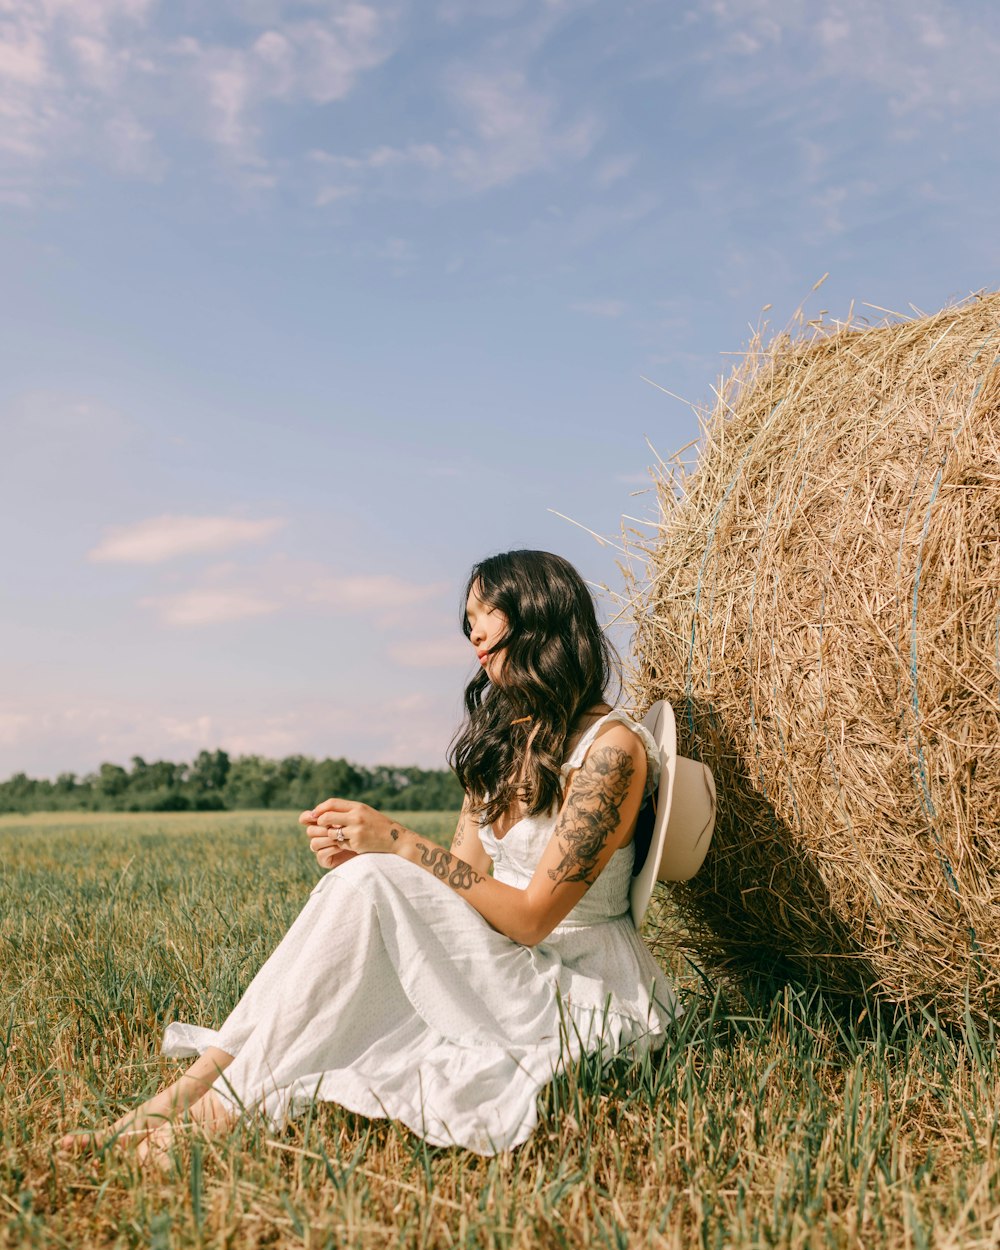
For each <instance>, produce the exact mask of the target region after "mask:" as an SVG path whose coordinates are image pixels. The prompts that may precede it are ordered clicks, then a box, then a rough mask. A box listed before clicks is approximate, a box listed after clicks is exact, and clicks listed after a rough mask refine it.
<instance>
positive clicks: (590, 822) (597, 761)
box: [549, 746, 635, 889]
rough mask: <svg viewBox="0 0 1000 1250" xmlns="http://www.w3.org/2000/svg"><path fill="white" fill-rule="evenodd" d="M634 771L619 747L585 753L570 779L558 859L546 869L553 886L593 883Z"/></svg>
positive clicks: (618, 817)
mask: <svg viewBox="0 0 1000 1250" xmlns="http://www.w3.org/2000/svg"><path fill="white" fill-rule="evenodd" d="M634 772H635V765H634V764H633V763H632V758H631V756H630V755H629V754H628V752H627V751H623V750H622V749H621V747H610V746H609V747H600V748H598V749H596V750H593V751H591V752H590V754H589V755H588V756H587V758H586V761H585V762H584V765H583V767H582V768H581V769H580V771H579V772H578V773H577V775H576V776H575V777H574V778H573V782H572V784H571V786H570V792H569V798H568V799H567V800H566V808H565V811H564V812H563V815H562V817H561V820H560V825H561V828H560V830H559V833H558V838H559V849H560V850H561V851H562V859H561V860H560V861H559V864H558V865H557V866H556V867H555V868H550V869H549V876H550V877H551V878H552V880H553V882H554V883H555V885H553V887H552V888H553V889H555V886H556V885H560V884H561V883H562V882H564V881H583V882H584V883H585V884H587V885H593V884H594V881H595V880H596V875H597V874H596V871H595V870H596V868H597V861H598V860H599V859H600V857H601V852H602V851H603V850H604V844H605V843H606V842H607V840H608V837H609V835H610V834H612V833H614V831H615V829H617V828H618V824H619V822H620V820H621V814H620V813H621V805H622V803H623V802H624V801H625V796H626V795H627V794H628V791H629V786H630V784H631V782H632V776H633V774H634Z"/></svg>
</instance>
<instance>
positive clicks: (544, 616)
mask: <svg viewBox="0 0 1000 1250" xmlns="http://www.w3.org/2000/svg"><path fill="white" fill-rule="evenodd" d="M472 590H475V593H476V596H477V597H478V598H479V599H481V600H482V602H483V603H485V604H486V605H487V606H488V607H491V608H496V609H498V610H499V611H500V612H502V613H503V614H504V616H505V617H506V618H507V632H506V633H505V635H504V636H503V638H501V639H500V641H499V642H498V643H497V644H496V646H494V647H493V648H492V650H493V651H500V650H503V653H504V654H503V668H502V671H501V673H500V676H499V680H498V682H497V684H494V683H492V682H491V681H490V679H489V677H488V676H487V675H486V672H485V671H484V670H483V669H480V671H479V672H478V673H476V675H475V677H473V679H472V680H471V681H470V682H469V684H468V685H467V686H466V688H465V720H464V721H463V722H462V725H461V727H460V728H459V730H458V733H457V734H456V735H455V739H454V741H453V742H452V744H451V749H450V751H449V755H448V760H449V763H450V764H451V766H452V768H454V770H455V772H456V773H457V775H458V779H459V781H460V782H461V783H462V786H463V787H464V789H465V791H466V793H467V794H468V796H469V799H470V800H471V803H472V808H473V811H474V812H475V813H476V814H477V815H478V816H479V819H480V820H482V821H485V822H487V823H490V824H492V823H493V822H494V821H495V820H497V819H498V818H499V817H500V816H502V815H503V813H504V812H506V811H507V810H508V809H509V808H510V807H511V806H512V805H513V804H514V803H515V801H520V802H521V803H523V804H524V806H525V807H526V808H527V810H528V812H529V813H531V814H532V815H535V814H537V813H539V812H547V811H549V810H550V809H551V808H552V806H553V804H555V803H557V802H559V801H560V800H561V798H562V777H561V774H560V766H561V764H562V762H563V758H564V754H565V749H566V742H567V739H568V738H569V737H570V736H571V734H572V732H573V729H574V727H575V725H576V723H577V721H578V720H579V718H580V716H581V715H582V714H583V713H584V712H586V711H588V710H589V709H590V708H592V707H593V706H594V705H595V704H599V703H602V702H603V701H604V698H605V692H606V691H607V688H608V684H609V682H610V680H611V676H612V674H613V673H614V674H616V675H617V673H618V657H617V655H616V654H615V652H614V649H613V648H612V646H611V644H610V643H609V642H608V640H607V639H606V638H605V636H604V633H603V631H602V630H601V627H600V625H598V623H597V614H596V612H595V610H594V600H593V598H592V597H591V594H590V591H589V590H588V589H587V586H586V583H585V582H584V580H583V578H582V577H581V576H580V574H579V573H578V572H577V571H576V569H575V568H574V567H573V566H572V564H570V563H569V561H568V560H564V559H563V558H562V556H556V555H552V553H551V552H548V551H506V552H503V553H502V554H500V555H495V556H488V557H487V558H486V559H485V560H481V561H480V562H479V563H478V564H476V565H474V566H473V569H472V572H471V573H470V574H469V580H468V582H467V583H466V586H465V594H464V595H463V596H462V628H463V630H464V632H465V636H466V637H469V635H470V633H471V629H470V627H469V621H468V618H467V617H466V614H465V605H466V602H467V601H468V597H469V592H470V591H472Z"/></svg>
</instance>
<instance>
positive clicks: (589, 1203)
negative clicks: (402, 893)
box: [0, 812, 1000, 1250]
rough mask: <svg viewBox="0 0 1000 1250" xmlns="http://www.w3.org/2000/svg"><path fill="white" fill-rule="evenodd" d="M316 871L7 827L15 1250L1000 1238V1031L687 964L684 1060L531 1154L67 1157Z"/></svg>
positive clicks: (567, 1097) (301, 894) (239, 970)
mask: <svg viewBox="0 0 1000 1250" xmlns="http://www.w3.org/2000/svg"><path fill="white" fill-rule="evenodd" d="M404 819H406V820H407V822H408V823H410V824H411V825H413V826H415V827H419V828H420V829H421V831H422V832H424V833H427V834H429V835H430V834H433V835H437V836H439V837H440V838H441V839H442V840H443V839H444V837H445V836H446V833H448V832H450V829H451V828H452V827H453V826H454V817H453V816H451V815H448V814H440V813H424V814H419V815H407V816H405V817H404ZM316 878H317V870H316V868H315V866H314V864H313V861H312V859H311V856H309V854H308V852H307V848H306V847H305V845H304V840H303V838H302V835H301V834H300V833H299V831H298V830H297V828H296V826H295V824H294V816H291V815H285V814H283V813H275V812H261V813H252V812H238V813H209V814H204V815H195V814H191V815H187V814H184V815H169V816H159V815H150V816H124V815H123V816H118V815H87V816H76V815H66V814H61V815H58V816H55V815H52V816H36V817H16V816H5V817H0V952H2V954H0V1245H2V1246H29V1245H30V1246H39V1247H48V1246H72V1247H77V1246H123V1247H124V1246H152V1247H162V1248H164V1250H166V1248H167V1247H174V1246H178V1247H188V1246H191V1247H195V1246H212V1247H215V1246H220V1247H221V1246H232V1247H257V1246H260V1247H265V1246H266V1247H278V1248H285V1247H299V1246H301V1247H309V1248H310V1250H320V1248H321V1247H327V1246H329V1247H341V1246H358V1247H369V1246H378V1247H381V1246H396V1245H400V1246H426V1247H439V1246H441V1247H451V1246H456V1247H458V1246H462V1247H465V1246H468V1247H503V1248H507V1247H510V1248H511V1250H514V1248H517V1250H520V1248H521V1247H524V1248H527V1247H546V1248H548V1247H552V1248H555V1247H572V1246H581V1245H594V1246H608V1247H613V1248H616V1250H617V1248H619V1247H626V1246H628V1247H631V1246H650V1247H660V1246H663V1247H685V1248H687V1247H704V1248H705V1250H709V1248H716V1247H717V1248H718V1250H729V1248H734V1250H736V1248H742V1247H750V1246H761V1247H763V1246H768V1247H772V1246H780V1247H786V1246H787V1247H820V1246H823V1247H825V1246H834V1247H858V1248H859V1250H860V1248H862V1247H863V1248H864V1250H876V1248H880V1247H885V1248H887V1250H888V1248H889V1247H892V1248H893V1250H895V1248H896V1247H914V1248H915V1250H922V1248H923V1247H934V1248H935V1250H938V1248H946V1247H976V1246H997V1245H1000V1082H998V1079H997V1073H998V1066H997V1059H998V1056H997V1045H996V1042H995V1039H993V1038H992V1037H990V1038H982V1037H981V1036H978V1035H977V1034H976V1033H975V1032H974V1031H973V1030H972V1029H971V1027H970V1028H967V1029H966V1030H965V1031H964V1033H962V1034H961V1035H958V1036H947V1035H945V1034H944V1033H943V1032H942V1031H941V1030H940V1029H939V1028H938V1027H937V1026H936V1025H935V1023H934V1022H933V1021H932V1020H929V1019H919V1020H916V1021H913V1020H909V1021H906V1020H902V1019H901V1020H897V1021H896V1022H895V1023H892V1022H886V1021H885V1020H884V1019H880V1018H878V1017H877V1016H875V1015H870V1014H868V1013H866V1012H864V1011H858V1012H857V1013H856V1014H855V1015H854V1017H853V1018H846V1019H845V1017H844V1016H843V1014H842V1013H841V1014H835V1013H834V1012H833V1011H831V1010H830V1009H828V1008H827V1007H826V1006H825V1005H824V1004H823V1003H822V1002H821V1001H817V1000H815V999H810V998H808V997H807V996H806V995H805V994H804V993H802V992H793V991H792V990H790V989H787V988H786V989H784V990H780V991H772V992H770V993H764V992H763V991H762V992H761V993H760V994H759V995H758V996H757V1001H755V1002H750V1003H748V1002H747V1000H746V998H745V997H743V998H740V999H737V998H735V997H734V996H732V995H729V996H727V994H726V993H725V992H723V990H721V989H719V988H716V987H713V986H711V985H709V984H708V983H707V982H706V981H704V980H703V979H702V978H701V977H700V976H698V975H696V974H695V973H694V971H692V970H691V969H690V967H688V966H687V965H685V964H683V963H682V962H681V961H678V960H677V959H675V958H674V957H673V956H672V955H671V953H670V950H669V947H668V946H666V945H664V946H661V949H660V951H659V953H660V956H661V959H662V960H663V962H664V963H665V964H666V965H667V966H668V967H669V968H670V969H671V970H672V971H673V972H674V973H675V975H676V976H677V979H678V981H679V984H680V986H681V990H682V994H683V996H684V997H685V999H686V1001H687V1005H688V1008H689V1010H688V1013H687V1015H686V1017H685V1019H684V1023H683V1024H682V1025H680V1026H678V1030H677V1034H676V1037H675V1038H674V1039H673V1040H672V1042H671V1044H670V1045H669V1046H668V1047H666V1049H665V1050H664V1051H663V1052H662V1053H661V1055H660V1056H659V1057H657V1058H656V1059H655V1060H654V1061H653V1062H647V1063H646V1064H644V1065H643V1066H641V1067H638V1068H637V1067H635V1066H634V1065H633V1066H629V1065H628V1064H626V1063H624V1062H622V1063H620V1064H618V1065H615V1066H613V1067H612V1068H611V1069H610V1070H609V1071H607V1072H605V1073H603V1074H602V1073H601V1072H600V1070H599V1069H598V1068H597V1067H596V1066H595V1065H594V1064H592V1063H587V1062H586V1061H584V1062H583V1063H582V1064H581V1065H580V1066H579V1067H578V1068H577V1069H576V1070H575V1071H574V1072H573V1074H572V1075H571V1076H570V1077H568V1078H565V1079H562V1080H560V1081H559V1082H557V1083H556V1084H555V1085H554V1086H552V1087H550V1089H549V1090H548V1091H547V1092H546V1094H545V1095H544V1098H543V1104H544V1105H543V1119H542V1124H541V1126H540V1128H539V1130H538V1131H537V1133H536V1134H535V1136H534V1137H533V1138H532V1139H531V1140H530V1141H529V1142H528V1143H527V1144H526V1145H525V1146H524V1147H522V1148H521V1149H520V1150H518V1151H515V1152H513V1153H511V1154H507V1155H502V1156H498V1157H497V1158H495V1159H492V1160H483V1159H480V1158H478V1157H476V1156H473V1155H469V1154H466V1153H464V1152H462V1151H459V1150H436V1149H431V1148H428V1147H426V1146H425V1145H424V1144H423V1143H422V1142H421V1141H420V1140H419V1139H418V1138H416V1137H414V1136H413V1135H412V1134H410V1133H409V1132H407V1131H406V1130H403V1129H401V1128H399V1127H398V1126H396V1125H394V1124H392V1123H388V1122H385V1121H377V1122H369V1121H366V1120H363V1119H361V1118H359V1117H356V1116H353V1115H351V1114H349V1113H346V1112H342V1111H340V1110H338V1109H337V1108H335V1107H332V1106H324V1107H322V1108H320V1109H318V1110H317V1111H316V1113H315V1114H314V1115H313V1116H311V1117H310V1118H308V1119H303V1120H301V1121H297V1122H296V1123H295V1124H293V1125H292V1126H291V1127H290V1128H289V1129H288V1130H287V1131H285V1132H284V1133H282V1134H281V1135H280V1136H277V1137H275V1136H273V1135H272V1134H270V1133H269V1132H267V1131H264V1130H262V1129H261V1128H260V1127H259V1126H257V1125H255V1124H253V1123H248V1124H247V1125H246V1126H245V1127H243V1128H242V1129H240V1130H238V1131H237V1132H235V1133H234V1134H233V1135H232V1136H231V1137H230V1138H227V1139H225V1140H223V1141H216V1142H212V1143H199V1142H197V1141H193V1142H192V1141H188V1142H186V1143H185V1144H184V1145H183V1146H182V1147H181V1148H180V1150H179V1151H178V1154H177V1156H176V1159H175V1164H174V1170H173V1172H172V1173H171V1174H168V1175H166V1176H160V1175H155V1176H150V1175H144V1174H141V1173H139V1172H137V1170H136V1169H135V1167H134V1164H133V1163H132V1161H131V1159H130V1158H129V1156H128V1155H127V1154H122V1155H118V1154H112V1155H110V1156H108V1157H106V1158H102V1159H98V1160H86V1159H83V1160H71V1161H68V1162H67V1161H62V1160H60V1159H58V1158H56V1157H55V1156H54V1154H53V1151H52V1148H51V1143H52V1140H53V1137H54V1136H55V1135H56V1133H57V1132H59V1131H60V1130H62V1129H64V1128H68V1127H73V1126H77V1125H87V1124H90V1123H95V1122H99V1121H102V1120H104V1119H106V1118H110V1117H112V1116H114V1115H116V1114H118V1113H120V1112H121V1111H122V1110H123V1109H124V1108H125V1107H127V1106H129V1105H131V1104H132V1103H133V1102H134V1100H135V1099H136V1098H137V1097H139V1096H142V1095H145V1094H147V1093H149V1092H151V1091H152V1090H153V1089H154V1088H155V1087H156V1086H157V1085H158V1084H159V1083H161V1082H162V1081H163V1080H164V1079H165V1078H166V1077H167V1076H168V1075H169V1074H171V1073H173V1072H175V1071H176V1067H175V1065H173V1064H170V1063H167V1062H165V1061H163V1060H160V1059H158V1058H157V1055H156V1051H157V1046H158V1041H159V1037H160V1033H161V1031H162V1026H163V1024H164V1023H165V1022H166V1021H169V1020H171V1019H173V1018H183V1019H189V1020H192V1021H200V1022H203V1023H206V1024H214V1023H218V1022H219V1021H221V1020H222V1018H223V1017H224V1016H225V1015H226V1014H227V1012H228V1010H229V1008H230V1007H231V1006H232V1004H233V1003H234V1002H235V1000H236V998H237V997H238V995H239V994H240V992H241V990H242V989H243V987H244V986H246V984H247V983H248V981H249V980H250V978H251V976H252V975H253V973H254V972H255V970H256V969H257V967H258V966H259V964H260V963H261V961H262V960H263V959H264V957H265V955H266V954H267V952H268V951H269V950H270V948H271V947H272V946H273V945H274V943H275V942H276V940H277V939H278V937H279V936H280V935H281V933H282V931H283V930H284V928H285V927H286V926H287V924H288V923H289V921H290V920H291V919H292V918H293V917H294V915H295V914H296V912H297V911H298V909H299V907H300V905H301V903H302V901H303V900H304V898H305V896H306V894H307V893H308V891H309V889H310V888H311V886H312V884H313V883H314V882H315V880H316ZM660 906H661V910H660V912H659V914H658V916H655V917H654V918H653V927H654V928H656V927H659V928H660V930H661V931H662V930H663V928H664V916H665V911H664V910H663V907H664V905H663V904H662V903H661V904H660Z"/></svg>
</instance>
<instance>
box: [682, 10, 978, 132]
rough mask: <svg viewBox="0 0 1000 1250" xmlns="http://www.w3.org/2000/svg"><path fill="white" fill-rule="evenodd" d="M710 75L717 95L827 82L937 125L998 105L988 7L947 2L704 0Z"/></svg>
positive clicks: (799, 88) (788, 89)
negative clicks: (711, 43) (819, 4)
mask: <svg viewBox="0 0 1000 1250" xmlns="http://www.w3.org/2000/svg"><path fill="white" fill-rule="evenodd" d="M702 13H703V15H705V16H706V17H708V19H709V20H711V21H712V22H713V23H714V25H715V26H716V30H717V34H718V36H720V37H721V40H722V43H721V46H720V47H714V48H713V49H712V56H711V61H710V62H708V59H707V58H708V52H707V50H706V53H705V56H706V63H707V64H709V65H710V70H711V72H710V77H711V79H712V81H713V82H714V83H715V86H716V89H717V90H718V91H720V92H722V93H725V94H727V95H733V94H736V95H738V94H741V93H743V92H745V91H748V90H756V89H758V88H759V87H761V86H762V85H765V84H767V83H769V82H775V81H779V82H780V83H781V85H782V91H783V93H784V94H785V96H786V98H791V97H792V96H793V95H794V94H795V93H798V92H799V91H802V90H805V89H808V88H809V87H811V86H816V85H818V84H819V83H820V82H821V81H823V80H825V79H836V80H837V81H838V83H839V84H840V87H841V89H842V90H844V89H845V88H846V84H849V83H852V82H853V83H857V84H864V85H865V87H867V88H869V89H871V90H872V91H873V92H874V93H876V94H877V95H879V96H882V97H883V98H884V99H885V100H886V102H887V105H888V107H889V109H890V111H891V112H892V113H893V114H894V115H896V116H904V115H906V114H908V113H910V112H913V111H915V110H920V111H921V112H924V113H926V114H928V115H930V116H937V117H946V116H950V115H955V114H959V113H961V112H963V111H965V110H966V109H968V108H970V107H977V106H979V105H982V104H984V103H989V102H995V101H998V100H1000V75H998V74H997V72H996V64H997V57H998V56H1000V32H998V29H997V25H996V22H995V20H994V18H995V10H994V8H993V6H992V5H984V4H979V3H970V4H963V5H961V6H958V5H954V4H951V3H948V0H887V2H886V3H883V4H870V3H868V2H867V0H831V3H830V4H827V5H825V6H823V8H822V9H816V8H814V7H813V6H811V5H804V4H801V3H799V2H798V0H778V2H777V3H775V0H710V2H709V3H707V4H705V5H704V7H703V9H702Z"/></svg>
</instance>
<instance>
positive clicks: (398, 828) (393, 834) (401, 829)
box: [389, 823, 406, 842]
mask: <svg viewBox="0 0 1000 1250" xmlns="http://www.w3.org/2000/svg"><path fill="white" fill-rule="evenodd" d="M405 832H406V828H405V826H404V825H400V824H396V823H393V824H391V825H390V826H389V837H390V838H392V840H393V842H398V841H399V835H400V834H401V833H405Z"/></svg>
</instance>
